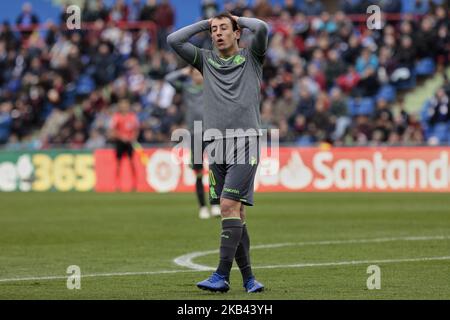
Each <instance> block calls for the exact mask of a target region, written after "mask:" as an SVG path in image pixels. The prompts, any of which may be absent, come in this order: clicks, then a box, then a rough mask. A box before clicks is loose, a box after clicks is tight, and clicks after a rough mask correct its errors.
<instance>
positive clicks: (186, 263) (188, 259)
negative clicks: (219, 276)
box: [173, 236, 450, 271]
mask: <svg viewBox="0 0 450 320" xmlns="http://www.w3.org/2000/svg"><path fill="white" fill-rule="evenodd" d="M449 239H450V236H428V237H426V236H416V237H390V238H374V239H349V240H329V241H307V242H288V243H276V244H263V245H257V246H252V247H251V250H255V249H270V248H281V247H292V246H323V245H341V244H361V243H383V242H394V241H427V240H449ZM218 253H219V250H209V251H198V252H192V253H188V254H186V255H183V256H180V257H177V258H175V259H174V260H173V262H174V263H175V264H177V265H179V266H181V267H185V268H189V269H192V270H198V271H211V270H215V269H214V268H211V267H208V266H204V265H201V264H197V263H194V262H193V260H194V259H196V258H199V257H203V256H207V255H210V254H218Z"/></svg>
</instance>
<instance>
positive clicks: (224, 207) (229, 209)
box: [220, 198, 241, 218]
mask: <svg viewBox="0 0 450 320" xmlns="http://www.w3.org/2000/svg"><path fill="white" fill-rule="evenodd" d="M240 206H241V203H240V202H239V201H234V200H230V199H224V198H222V199H221V200H220V212H221V213H222V217H223V218H231V217H236V218H239V217H240Z"/></svg>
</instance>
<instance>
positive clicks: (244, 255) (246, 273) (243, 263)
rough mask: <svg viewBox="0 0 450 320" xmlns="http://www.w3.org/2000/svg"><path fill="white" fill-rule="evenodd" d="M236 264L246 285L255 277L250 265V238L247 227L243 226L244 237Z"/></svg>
mask: <svg viewBox="0 0 450 320" xmlns="http://www.w3.org/2000/svg"><path fill="white" fill-rule="evenodd" d="M235 259H236V263H237V265H238V266H239V270H241V274H242V280H243V281H244V283H245V282H246V281H247V280H248V279H249V278H250V277H252V276H253V273H252V267H251V263H250V238H249V236H248V231H247V225H246V224H244V225H243V226H242V237H241V241H240V242H239V246H238V247H237V250H236V257H235Z"/></svg>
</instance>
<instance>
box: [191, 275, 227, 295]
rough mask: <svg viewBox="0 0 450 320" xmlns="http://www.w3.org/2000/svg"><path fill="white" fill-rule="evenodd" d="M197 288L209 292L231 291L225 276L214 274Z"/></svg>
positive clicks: (198, 284)
mask: <svg viewBox="0 0 450 320" xmlns="http://www.w3.org/2000/svg"><path fill="white" fill-rule="evenodd" d="M197 287H199V288H200V289H202V290H209V291H212V292H227V291H228V290H230V284H229V283H228V281H227V280H226V278H225V276H222V275H220V274H218V273H216V272H214V273H213V274H212V275H211V276H210V277H209V278H208V279H206V280H203V281H200V282H199V283H197Z"/></svg>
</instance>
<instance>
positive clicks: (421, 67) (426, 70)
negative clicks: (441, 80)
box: [416, 58, 436, 76]
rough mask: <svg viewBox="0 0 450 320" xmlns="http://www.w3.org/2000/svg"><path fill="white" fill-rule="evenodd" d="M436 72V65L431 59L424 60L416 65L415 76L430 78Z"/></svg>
mask: <svg viewBox="0 0 450 320" xmlns="http://www.w3.org/2000/svg"><path fill="white" fill-rule="evenodd" d="M435 71H436V64H435V63H434V61H433V59H432V58H424V59H421V60H419V61H417V63H416V74H417V75H418V76H430V75H432V74H434V72H435Z"/></svg>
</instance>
